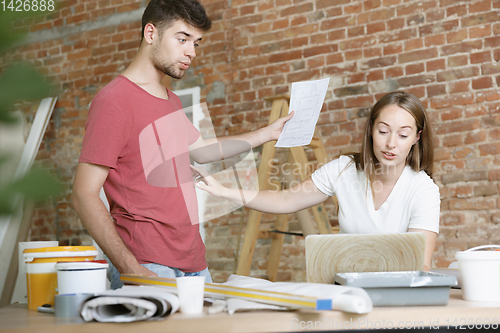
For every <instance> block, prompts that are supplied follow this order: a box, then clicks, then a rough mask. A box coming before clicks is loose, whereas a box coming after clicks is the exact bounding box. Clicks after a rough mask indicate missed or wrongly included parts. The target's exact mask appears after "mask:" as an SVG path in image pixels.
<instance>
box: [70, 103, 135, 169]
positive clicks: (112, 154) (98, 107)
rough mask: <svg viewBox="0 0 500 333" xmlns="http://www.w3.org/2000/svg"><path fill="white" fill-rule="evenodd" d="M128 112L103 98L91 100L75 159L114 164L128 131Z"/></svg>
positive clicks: (129, 116)
mask: <svg viewBox="0 0 500 333" xmlns="http://www.w3.org/2000/svg"><path fill="white" fill-rule="evenodd" d="M130 118H131V114H130V113H129V112H128V111H127V110H124V109H123V108H120V107H118V106H117V105H116V104H115V103H113V102H108V101H106V100H105V99H104V98H101V99H98V100H96V101H94V102H93V103H92V105H91V106H90V110H89V116H88V119H87V123H86V125H85V136H84V138H83V144H82V152H81V155H80V159H79V162H85V163H92V164H98V165H104V166H108V167H110V168H116V166H117V160H118V158H119V157H121V156H122V154H123V150H124V148H125V145H126V144H127V141H128V137H129V135H130V130H131V123H132V120H131V119H130Z"/></svg>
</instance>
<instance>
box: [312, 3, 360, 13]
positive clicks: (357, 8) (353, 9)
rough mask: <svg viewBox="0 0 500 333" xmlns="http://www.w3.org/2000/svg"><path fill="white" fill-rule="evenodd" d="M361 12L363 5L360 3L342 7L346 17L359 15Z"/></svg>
mask: <svg viewBox="0 0 500 333" xmlns="http://www.w3.org/2000/svg"><path fill="white" fill-rule="evenodd" d="M320 2H322V1H320ZM349 2H350V1H349ZM362 11H363V4H362V3H361V2H360V3H353V4H349V5H347V6H345V7H344V14H346V15H350V14H357V13H361V12H362Z"/></svg>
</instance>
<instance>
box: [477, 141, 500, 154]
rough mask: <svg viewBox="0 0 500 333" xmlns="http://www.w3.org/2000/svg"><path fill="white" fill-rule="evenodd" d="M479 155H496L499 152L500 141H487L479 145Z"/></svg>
mask: <svg viewBox="0 0 500 333" xmlns="http://www.w3.org/2000/svg"><path fill="white" fill-rule="evenodd" d="M479 151H480V155H481V156H484V155H497V154H500V143H487V144H484V145H480V146H479Z"/></svg>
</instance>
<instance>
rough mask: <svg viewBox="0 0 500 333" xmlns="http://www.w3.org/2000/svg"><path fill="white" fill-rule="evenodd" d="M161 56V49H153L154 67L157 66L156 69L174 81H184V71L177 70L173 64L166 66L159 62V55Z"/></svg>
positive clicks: (156, 47)
mask: <svg viewBox="0 0 500 333" xmlns="http://www.w3.org/2000/svg"><path fill="white" fill-rule="evenodd" d="M159 54H161V51H160V48H159V47H158V46H156V45H155V46H154V47H153V54H152V55H153V57H152V60H153V65H154V66H155V68H156V69H158V70H159V71H161V72H163V73H164V74H165V75H168V76H170V77H172V78H174V79H182V78H183V77H184V71H183V70H175V68H174V66H175V65H173V64H170V65H165V64H162V63H161V61H160V60H159V57H158V56H157V55H159Z"/></svg>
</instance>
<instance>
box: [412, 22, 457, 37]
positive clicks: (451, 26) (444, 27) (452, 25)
mask: <svg viewBox="0 0 500 333" xmlns="http://www.w3.org/2000/svg"><path fill="white" fill-rule="evenodd" d="M459 25H460V23H459V21H458V20H452V21H445V22H438V23H433V24H429V25H426V26H422V27H420V28H419V29H418V31H419V35H420V36H427V35H436V34H440V33H443V32H447V31H452V30H456V29H457V28H458V27H459Z"/></svg>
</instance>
